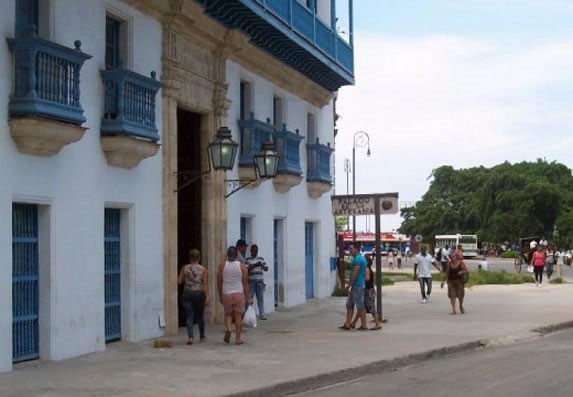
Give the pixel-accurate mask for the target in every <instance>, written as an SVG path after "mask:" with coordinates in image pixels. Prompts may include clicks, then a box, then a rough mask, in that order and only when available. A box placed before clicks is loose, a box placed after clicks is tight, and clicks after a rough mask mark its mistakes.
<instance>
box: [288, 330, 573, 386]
mask: <svg viewBox="0 0 573 397" xmlns="http://www.w3.org/2000/svg"><path fill="white" fill-rule="evenodd" d="M571 340H573V330H567V331H562V332H559V333H556V334H552V335H548V336H545V337H541V338H536V339H533V340H530V341H527V342H522V343H518V344H515V345H511V346H504V347H495V348H488V349H484V350H480V351H476V352H467V353H460V354H457V355H455V356H449V357H444V358H440V359H435V360H430V361H425V362H423V363H420V364H417V365H413V366H410V367H406V368H402V369H399V370H396V371H394V372H388V373H380V374H379V375H374V376H368V377H364V378H361V379H357V380H355V381H352V382H347V383H342V384H338V385H333V386H329V387H326V388H323V389H320V390H316V391H312V392H308V393H304V394H299V395H297V396H299V397H300V396H313V397H326V396H328V397H338V396H340V397H342V396H345V397H347V396H360V397H368V396H376V397H378V396H400V397H410V396H411V397H414V396H415V397H419V396H427V397H437V396H444V397H451V396H464V397H472V396H480V397H481V396H488V397H496V396H499V397H507V396H520V397H526V396H531V397H538V396H552V397H561V396H563V397H565V396H567V397H569V396H571V394H572V393H573V376H572V375H573V344H572V343H571Z"/></svg>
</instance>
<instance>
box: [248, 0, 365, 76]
mask: <svg viewBox="0 0 573 397" xmlns="http://www.w3.org/2000/svg"><path fill="white" fill-rule="evenodd" d="M243 1H247V2H248V1H251V2H252V1H253V0H243ZM255 3H257V4H258V5H259V6H261V7H263V8H265V9H267V10H268V11H270V12H271V13H272V14H274V15H275V16H276V17H278V18H280V19H281V20H282V21H283V22H284V23H286V24H287V25H289V26H291V27H292V28H294V31H295V32H297V33H298V34H300V35H301V36H303V37H304V38H305V39H307V40H309V41H310V42H311V43H313V44H315V45H316V46H317V47H318V48H320V49H321V50H322V51H323V52H324V53H325V54H326V55H327V56H328V57H330V58H332V59H333V60H335V61H336V62H337V63H338V64H340V65H341V66H342V67H344V68H345V69H346V70H347V71H348V72H350V73H352V74H353V73H354V56H353V51H352V47H351V46H350V44H348V43H347V42H346V41H345V40H344V39H343V38H342V37H340V36H339V35H338V33H337V32H335V31H333V29H332V27H331V26H329V25H328V24H329V23H330V21H327V22H323V21H322V20H321V19H320V18H319V17H318V15H317V14H316V10H313V9H311V8H309V7H307V6H305V5H304V4H301V3H300V2H299V1H298V0H264V1H256V0H255ZM315 8H316V6H315Z"/></svg>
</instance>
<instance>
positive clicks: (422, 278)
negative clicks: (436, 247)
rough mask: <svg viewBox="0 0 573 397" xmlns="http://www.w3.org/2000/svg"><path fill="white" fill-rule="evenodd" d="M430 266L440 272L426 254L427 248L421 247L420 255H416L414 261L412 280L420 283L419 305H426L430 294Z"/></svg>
mask: <svg viewBox="0 0 573 397" xmlns="http://www.w3.org/2000/svg"><path fill="white" fill-rule="evenodd" d="M432 266H434V267H435V268H436V269H437V270H438V271H439V272H441V271H442V269H441V268H440V266H438V265H437V264H436V261H435V260H434V259H433V258H432V255H429V254H428V248H427V247H426V246H425V245H422V247H421V248H420V253H419V254H418V255H416V256H415V259H414V280H416V278H417V279H418V282H419V283H420V292H421V294H422V302H421V303H428V300H429V299H430V295H431V294H432ZM418 269H419V271H418Z"/></svg>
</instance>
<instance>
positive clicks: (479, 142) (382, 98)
mask: <svg viewBox="0 0 573 397" xmlns="http://www.w3.org/2000/svg"><path fill="white" fill-rule="evenodd" d="M355 44H356V48H355V59H356V80H357V83H356V85H355V86H354V87H345V88H343V89H341V91H340V95H339V100H338V109H337V111H338V113H339V114H340V115H341V119H340V120H339V123H338V129H339V135H338V137H337V142H336V143H337V152H336V177H337V182H338V184H337V193H339V194H342V193H345V191H346V187H345V184H346V175H345V174H344V167H343V162H344V158H351V149H352V141H353V137H352V135H353V133H354V132H355V131H358V130H365V131H367V132H368V133H369V134H370V136H371V148H372V156H371V158H369V159H367V158H366V156H365V151H360V152H357V153H359V154H357V169H358V173H357V174H356V186H357V193H367V192H389V191H398V192H399V193H400V196H401V198H402V200H406V201H413V200H417V199H419V198H420V196H421V195H422V194H423V193H424V192H425V191H426V190H427V187H428V181H427V180H426V178H427V177H428V176H429V175H430V173H431V171H432V169H434V168H436V167H438V166H440V165H443V164H451V165H453V166H454V167H457V168H459V167H471V166H478V165H485V166H491V165H494V164H497V163H500V162H503V161H505V160H509V161H521V160H534V159H536V158H538V157H547V159H548V160H558V161H562V162H564V163H565V164H567V165H569V166H571V165H573V162H572V161H570V160H569V158H571V156H570V153H569V152H568V147H567V145H560V144H559V142H560V140H561V139H565V138H566V137H565V135H569V134H568V133H569V132H570V131H571V129H572V128H573V112H572V111H571V108H572V106H573V100H572V99H571V98H573V95H572V96H571V97H569V98H563V95H561V97H555V98H554V97H552V96H551V94H545V95H539V92H541V91H543V92H549V93H550V92H551V90H552V89H556V88H559V87H560V86H562V85H569V86H573V41H562V42H548V43H539V42H537V43H535V44H531V45H525V46H524V45H523V43H519V42H516V41H511V40H507V41H504V40H498V41H488V40H479V39H475V38H469V37H457V36H443V35H434V36H426V37H417V38H416V37H411V38H403V37H395V36H389V35H384V34H370V35H366V36H360V37H357V41H356V43H355ZM547 148H551V151H550V152H547V150H546V149H547ZM385 222H386V224H387V225H386V226H390V227H384V229H388V228H393V227H396V226H398V225H399V223H400V221H399V218H398V217H395V218H394V219H388V220H385ZM362 224H364V223H362Z"/></svg>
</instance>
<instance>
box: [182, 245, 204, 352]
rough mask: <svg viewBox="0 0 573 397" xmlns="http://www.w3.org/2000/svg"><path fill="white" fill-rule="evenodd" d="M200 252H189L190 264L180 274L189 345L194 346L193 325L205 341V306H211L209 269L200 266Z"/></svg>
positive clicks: (201, 339) (193, 250) (194, 250)
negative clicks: (195, 324)
mask: <svg viewBox="0 0 573 397" xmlns="http://www.w3.org/2000/svg"><path fill="white" fill-rule="evenodd" d="M200 258H201V254H200V252H199V250H197V249H192V250H191V251H190V252H189V262H190V263H189V264H187V265H185V266H183V267H182V268H181V271H180V272H179V277H178V280H177V281H178V283H179V285H183V286H184V287H183V294H182V295H181V305H182V306H183V309H184V310H185V316H186V317H187V337H188V339H187V344H188V345H192V344H193V324H194V323H195V322H196V323H197V325H198V326H199V338H200V341H201V342H203V341H204V340H205V315H204V312H205V306H206V305H208V304H209V280H208V275H207V269H205V267H203V266H201V265H200V264H199V259H200Z"/></svg>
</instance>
